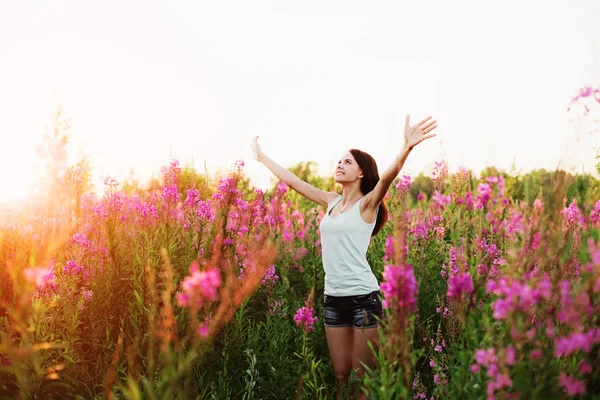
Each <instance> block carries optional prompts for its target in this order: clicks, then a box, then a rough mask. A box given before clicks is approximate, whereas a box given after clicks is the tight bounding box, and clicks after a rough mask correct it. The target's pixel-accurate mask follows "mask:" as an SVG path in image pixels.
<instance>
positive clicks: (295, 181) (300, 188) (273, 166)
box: [252, 136, 337, 207]
mask: <svg viewBox="0 0 600 400" xmlns="http://www.w3.org/2000/svg"><path fill="white" fill-rule="evenodd" d="M252 151H253V152H254V158H255V159H256V161H258V162H260V163H262V164H264V166H265V167H267V168H268V169H269V170H270V171H271V172H272V173H273V174H274V175H275V176H276V177H277V178H279V179H280V180H281V181H283V182H285V183H286V184H287V185H288V186H289V187H291V188H292V189H294V190H295V191H296V192H298V193H300V194H301V195H302V196H304V197H306V198H307V199H309V200H312V201H314V202H315V203H317V204H321V205H323V206H325V207H327V205H328V204H329V203H330V202H331V201H333V200H334V199H335V198H336V197H337V194H335V193H332V192H326V191H325V190H321V189H319V188H316V187H314V186H313V185H311V184H310V183H308V182H304V181H303V180H302V179H300V178H298V177H297V176H296V175H294V174H293V173H292V172H291V171H289V170H287V169H286V168H283V167H282V166H281V165H279V164H277V163H276V162H275V161H273V160H272V159H271V158H269V157H268V156H267V155H266V154H265V153H264V152H263V151H262V149H261V148H260V145H259V144H258V136H257V137H255V138H254V140H253V141H252Z"/></svg>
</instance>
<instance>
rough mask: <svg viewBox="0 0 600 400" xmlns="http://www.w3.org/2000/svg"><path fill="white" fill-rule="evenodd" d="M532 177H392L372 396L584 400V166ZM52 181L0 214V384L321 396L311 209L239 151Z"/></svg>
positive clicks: (588, 343)
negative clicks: (135, 175) (41, 195)
mask: <svg viewBox="0 0 600 400" xmlns="http://www.w3.org/2000/svg"><path fill="white" fill-rule="evenodd" d="M543 177H545V178H544V179H546V178H548V179H546V181H543V180H542V181H537V182H533V181H531V180H526V179H525V177H513V176H509V175H507V174H505V173H500V172H498V171H494V170H493V169H491V170H488V171H486V172H484V173H482V174H481V176H480V177H475V176H473V174H472V173H470V172H468V171H465V170H461V171H459V172H458V173H456V174H451V175H449V174H448V171H447V167H446V165H445V164H444V163H443V162H440V163H437V164H436V166H435V168H434V174H433V178H432V179H429V178H428V179H429V180H428V182H429V183H430V184H431V187H429V189H428V190H426V187H425V186H424V185H423V184H422V182H424V179H422V178H421V179H420V180H419V179H415V180H413V179H411V178H410V177H407V176H402V177H401V178H400V179H398V181H397V182H396V183H395V184H394V187H393V188H392V190H390V193H389V195H388V197H387V198H386V200H385V201H386V204H387V205H388V207H389V208H390V211H391V213H392V218H391V219H390V221H389V222H388V223H387V224H386V226H385V227H384V229H383V230H382V232H381V233H380V234H379V235H378V236H376V237H375V238H374V239H373V241H372V243H371V246H370V249H369V252H368V254H367V257H368V259H369V262H370V263H371V266H372V268H373V270H374V272H375V275H376V276H377V277H378V279H379V281H380V286H381V291H382V293H383V296H384V307H385V312H386V313H385V318H384V321H383V322H384V325H383V327H382V328H381V329H380V346H379V348H378V349H377V351H376V359H377V362H376V367H375V368H374V369H373V370H369V371H368V373H367V374H366V376H365V377H364V378H363V379H362V380H359V379H356V378H355V379H353V383H354V385H357V387H360V388H361V390H364V391H367V392H368V393H369V398H372V399H390V400H391V399H401V398H413V399H431V398H433V399H459V398H460V399H481V398H487V399H516V398H520V399H541V398H543V399H554V398H556V399H562V398H569V397H573V398H590V399H592V398H600V244H599V240H600V230H599V228H600V201H598V200H599V199H600V184H598V182H597V181H595V180H593V179H591V178H589V177H588V178H585V177H571V176H566V175H565V174H560V173H558V172H557V173H547V174H545V175H543ZM569 179H570V180H569ZM586 179H587V180H586ZM71 182H73V180H71ZM418 182H421V183H419V186H417V183H418ZM532 182H533V183H532ZM581 182H583V184H582V183H581ZM65 185H66V186H68V185H67V184H65ZM326 189H335V188H333V187H330V188H326ZM68 193H69V194H68V195H67V196H63V197H62V198H61V201H60V202H57V203H56V204H58V205H56V204H55V205H54V206H47V204H48V203H49V202H47V203H45V204H46V206H43V207H42V206H31V207H27V208H25V207H24V208H22V209H18V210H12V211H5V212H3V213H2V214H1V218H2V219H1V220H0V221H1V224H2V225H1V226H0V395H1V396H0V397H2V398H40V399H52V398H60V399H64V398H107V399H112V398H114V399H125V398H126V399H166V398H178V399H187V398H192V399H194V398H198V399H229V398H231V399H292V398H323V399H325V398H335V381H334V376H333V369H332V366H331V361H330V358H329V354H328V350H327V343H326V339H325V329H324V326H323V321H322V311H323V284H324V282H323V280H324V273H323V269H322V266H321V259H320V240H319V230H318V225H319V221H320V219H321V218H322V216H323V212H324V210H323V209H320V208H312V207H309V206H306V205H305V203H302V204H304V205H301V203H299V202H297V201H296V200H297V195H296V197H294V196H295V195H294V194H293V193H291V192H289V191H288V188H287V187H286V186H285V185H284V184H279V185H277V186H275V187H274V188H273V190H270V191H266V192H263V191H261V190H255V189H254V188H252V187H250V185H249V184H248V180H247V178H246V177H245V176H244V172H243V163H241V162H240V163H237V164H236V165H235V166H234V167H233V168H232V171H231V172H230V174H229V175H228V176H227V177H223V178H221V179H220V180H218V181H214V182H213V181H211V180H210V179H208V178H206V177H204V176H202V175H198V174H196V173H195V172H194V171H190V170H189V169H188V168H181V167H180V166H179V164H178V163H177V162H176V161H174V162H172V163H171V164H170V165H169V166H167V167H165V168H164V169H163V174H162V177H161V179H159V180H157V181H156V182H154V184H153V185H149V186H148V187H146V188H143V189H142V188H139V187H134V186H127V185H122V184H119V183H117V182H115V181H112V180H110V179H107V181H106V187H105V191H104V194H103V196H101V197H95V196H93V195H90V194H88V193H87V192H86V191H85V190H83V191H82V190H70V191H69V192H68ZM347 397H348V398H350V395H348V396H347Z"/></svg>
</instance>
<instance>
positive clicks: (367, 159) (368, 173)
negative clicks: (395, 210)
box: [350, 149, 389, 237]
mask: <svg viewBox="0 0 600 400" xmlns="http://www.w3.org/2000/svg"><path fill="white" fill-rule="evenodd" d="M350 154H352V157H354V159H355V160H356V162H357V164H358V166H359V167H360V169H362V172H363V177H362V181H361V183H360V191H361V192H362V193H363V194H367V193H369V192H370V191H371V190H373V189H375V185H377V182H379V170H378V169H377V163H376V162H375V159H374V158H373V157H371V155H370V154H368V153H365V152H364V151H362V150H357V149H351V150H350ZM388 214H389V211H388V209H387V207H386V206H385V204H384V202H383V200H382V201H381V204H379V210H378V212H377V220H376V221H375V228H373V233H372V234H371V237H373V236H375V235H377V234H378V233H379V231H380V230H381V228H383V225H384V224H385V223H386V221H387V219H388Z"/></svg>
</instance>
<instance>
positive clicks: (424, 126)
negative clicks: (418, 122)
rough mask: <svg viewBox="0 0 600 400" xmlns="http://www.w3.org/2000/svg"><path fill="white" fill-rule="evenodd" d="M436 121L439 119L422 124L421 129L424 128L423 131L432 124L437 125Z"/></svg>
mask: <svg viewBox="0 0 600 400" xmlns="http://www.w3.org/2000/svg"><path fill="white" fill-rule="evenodd" d="M436 123H437V121H436V120H435V119H434V120H433V121H431V122H429V123H428V124H427V125H423V126H421V129H423V132H425V130H426V129H428V128H429V127H431V126H432V125H435V124H436Z"/></svg>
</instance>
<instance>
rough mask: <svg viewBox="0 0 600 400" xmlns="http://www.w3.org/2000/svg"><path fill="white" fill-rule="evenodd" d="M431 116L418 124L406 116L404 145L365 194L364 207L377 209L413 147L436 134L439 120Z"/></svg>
mask: <svg viewBox="0 0 600 400" xmlns="http://www.w3.org/2000/svg"><path fill="white" fill-rule="evenodd" d="M430 119H431V117H427V118H425V119H424V120H422V121H421V122H419V123H418V124H417V125H414V126H410V115H407V116H406V124H405V125H404V145H403V146H402V148H401V149H400V151H399V152H398V154H397V155H396V158H395V159H394V162H393V163H392V165H390V166H389V167H388V169H386V170H385V171H384V172H383V174H381V178H380V179H379V182H377V185H375V188H374V189H373V190H372V191H371V192H370V193H368V194H367V195H366V196H365V200H364V202H363V203H364V204H365V205H364V207H370V208H372V209H376V208H377V207H379V204H380V203H381V201H382V200H383V198H384V197H385V194H386V193H387V191H388V190H389V188H390V185H391V184H392V182H393V181H394V179H396V177H397V176H398V174H399V173H400V170H401V169H402V166H403V165H404V163H405V162H406V159H407V158H408V155H409V154H410V152H411V151H412V149H413V148H414V147H415V146H416V145H418V144H419V143H421V142H422V141H424V140H427V139H429V138H432V137H434V136H435V135H436V134H435V133H432V131H433V130H434V129H435V128H437V125H436V123H437V121H436V120H433V121H431V122H429V120H430Z"/></svg>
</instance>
